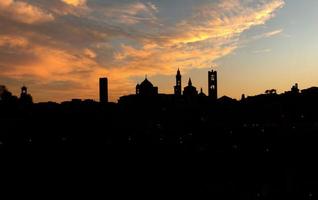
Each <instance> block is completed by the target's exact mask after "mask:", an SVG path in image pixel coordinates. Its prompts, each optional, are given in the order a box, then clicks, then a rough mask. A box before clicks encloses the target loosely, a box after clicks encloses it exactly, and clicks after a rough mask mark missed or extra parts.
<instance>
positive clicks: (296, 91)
mask: <svg viewBox="0 0 318 200" xmlns="http://www.w3.org/2000/svg"><path fill="white" fill-rule="evenodd" d="M291 92H292V93H295V94H297V93H299V88H298V83H296V84H295V85H294V86H293V87H292V88H291Z"/></svg>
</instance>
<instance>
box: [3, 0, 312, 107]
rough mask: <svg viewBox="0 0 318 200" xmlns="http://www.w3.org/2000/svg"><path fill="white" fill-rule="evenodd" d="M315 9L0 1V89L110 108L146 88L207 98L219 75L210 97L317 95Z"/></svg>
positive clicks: (261, 1)
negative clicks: (193, 91)
mask: <svg viewBox="0 0 318 200" xmlns="http://www.w3.org/2000/svg"><path fill="white" fill-rule="evenodd" d="M317 10H318V1H316V0H302V1H299V0H226V1H224V0H0V85H6V87H7V88H8V89H9V90H10V91H11V92H13V93H14V94H15V95H19V93H20V87H21V86H22V85H26V86H27V87H28V88H29V92H30V93H31V94H32V96H33V98H34V100H35V101H36V102H43V101H57V102H61V101H64V100H70V99H73V98H81V99H95V100H98V95H99V94H98V91H99V89H98V81H99V77H104V76H105V77H108V79H109V95H110V100H111V101H114V102H116V101H117V100H118V98H119V97H120V96H122V95H127V94H132V93H134V92H135V86H136V84H137V83H140V82H142V81H143V79H144V78H145V76H146V75H147V77H148V79H149V80H150V81H151V82H152V83H153V84H154V85H155V86H158V87H159V92H160V93H173V86H174V84H175V74H176V71H177V69H178V68H180V70H181V73H182V75H183V86H185V85H186V83H187V81H188V78H189V77H191V79H192V82H193V84H194V85H195V86H196V87H197V88H198V90H199V89H200V88H201V87H202V88H203V90H204V91H205V92H206V93H207V81H208V77H207V72H208V71H209V70H211V69H215V70H217V71H218V80H219V84H218V85H219V96H223V95H227V96H230V97H233V98H240V97H241V95H242V94H243V93H244V94H245V95H246V96H251V95H256V94H260V93H264V91H265V90H267V89H273V88H274V89H277V90H278V92H279V93H281V92H284V91H287V90H289V89H290V88H291V86H292V85H293V84H294V83H298V84H299V86H300V88H301V89H302V88H307V87H311V86H315V85H318V34H317V33H318V25H317V22H316V21H317V19H318V12H316V11H317Z"/></svg>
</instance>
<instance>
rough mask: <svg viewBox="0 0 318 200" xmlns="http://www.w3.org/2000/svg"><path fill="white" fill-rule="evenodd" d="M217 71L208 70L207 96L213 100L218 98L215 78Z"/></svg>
mask: <svg viewBox="0 0 318 200" xmlns="http://www.w3.org/2000/svg"><path fill="white" fill-rule="evenodd" d="M217 77H218V76H217V71H214V70H211V71H209V77H208V78H209V80H208V83H209V97H210V98H212V99H213V100H217V98H218V82H217V81H218V80H217Z"/></svg>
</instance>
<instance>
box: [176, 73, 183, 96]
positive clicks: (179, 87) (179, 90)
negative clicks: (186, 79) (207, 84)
mask: <svg viewBox="0 0 318 200" xmlns="http://www.w3.org/2000/svg"><path fill="white" fill-rule="evenodd" d="M181 78H182V77H181V73H180V70H179V69H178V71H177V75H176V86H174V94H175V95H176V96H181V95H182V85H181V81H182V80H181Z"/></svg>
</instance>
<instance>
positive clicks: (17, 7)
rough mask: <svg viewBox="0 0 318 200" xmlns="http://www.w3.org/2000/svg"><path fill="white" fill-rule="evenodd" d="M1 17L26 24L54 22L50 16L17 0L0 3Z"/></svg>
mask: <svg viewBox="0 0 318 200" xmlns="http://www.w3.org/2000/svg"><path fill="white" fill-rule="evenodd" d="M0 15H2V16H4V17H8V18H10V19H13V20H15V21H18V22H22V23H26V24H34V23H44V22H48V21H52V20H54V17H53V15H52V14H49V13H47V12H45V11H44V10H42V9H41V8H38V7H36V6H33V5H31V4H28V3H27V2H22V1H15V0H1V1H0Z"/></svg>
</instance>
